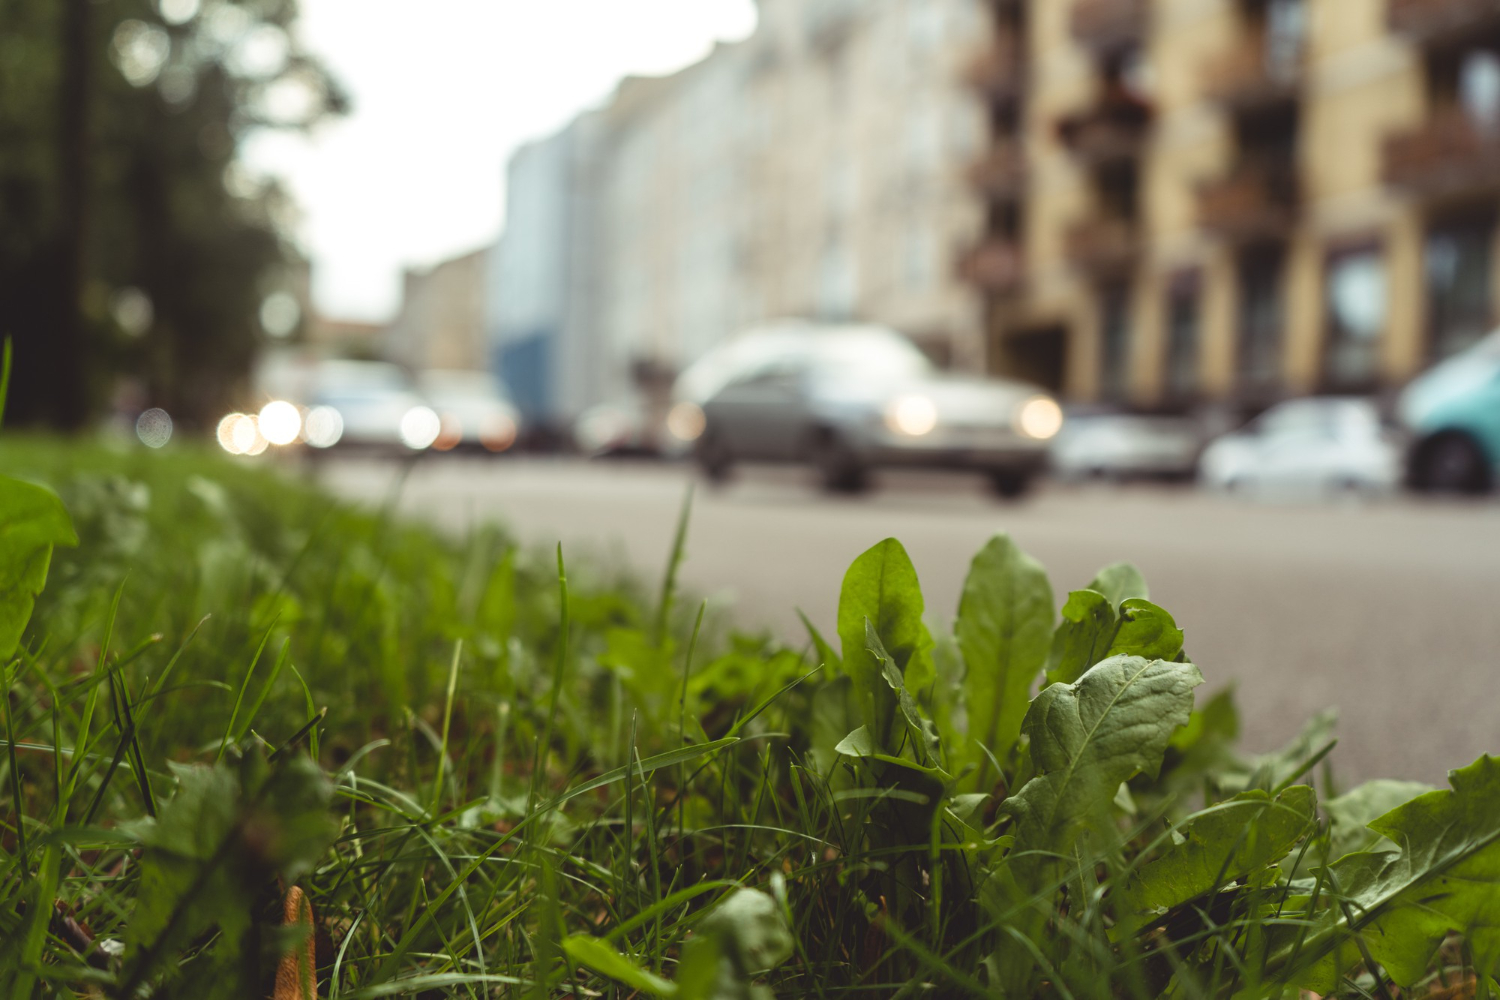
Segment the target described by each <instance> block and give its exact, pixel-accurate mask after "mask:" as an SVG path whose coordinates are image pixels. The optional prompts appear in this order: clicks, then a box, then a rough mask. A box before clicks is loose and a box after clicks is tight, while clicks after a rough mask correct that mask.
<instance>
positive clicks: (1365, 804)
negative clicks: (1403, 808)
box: [1323, 778, 1433, 860]
mask: <svg viewBox="0 0 1500 1000" xmlns="http://www.w3.org/2000/svg"><path fill="white" fill-rule="evenodd" d="M1432 790H1433V789H1432V786H1431V785H1425V784H1423V783H1421V782H1420V781H1393V780H1391V779H1388V778H1377V779H1375V780H1374V781H1367V782H1365V783H1364V784H1363V785H1360V786H1358V787H1357V788H1352V789H1350V790H1349V791H1347V792H1345V793H1344V794H1343V795H1340V796H1339V797H1338V798H1336V799H1329V800H1328V801H1327V802H1325V803H1323V811H1324V812H1326V813H1327V814H1328V826H1329V830H1328V834H1329V839H1330V841H1331V843H1330V845H1329V851H1328V857H1329V859H1330V860H1337V859H1338V858H1341V857H1343V856H1344V855H1345V854H1352V853H1354V852H1355V851H1373V850H1387V851H1390V850H1396V849H1397V846H1398V845H1396V844H1393V843H1391V842H1390V841H1389V840H1387V839H1385V838H1384V837H1382V836H1381V835H1380V834H1378V833H1376V832H1375V831H1374V830H1372V829H1370V827H1369V824H1370V823H1372V822H1374V821H1375V820H1377V819H1379V818H1380V817H1381V816H1384V815H1385V814H1386V813H1388V812H1390V811H1391V810H1392V809H1395V808H1396V807H1397V806H1400V805H1404V804H1405V803H1407V802H1410V801H1411V800H1412V799H1414V798H1416V797H1417V796H1418V795H1425V794H1426V793H1427V792H1430V791H1432Z"/></svg>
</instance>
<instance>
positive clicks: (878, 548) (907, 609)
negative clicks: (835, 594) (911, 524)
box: [839, 538, 933, 749]
mask: <svg viewBox="0 0 1500 1000" xmlns="http://www.w3.org/2000/svg"><path fill="white" fill-rule="evenodd" d="M922 610H923V606H922V591H921V588H920V587H919V586H918V584H917V571H916V570H915V569H914V568H913V567H912V564H911V559H910V558H908V557H907V555H906V550H905V549H904V548H902V547H901V543H900V542H898V541H896V540H895V539H894V538H887V539H886V540H885V541H883V542H880V543H878V544H876V545H875V546H873V547H871V548H870V549H868V550H867V551H865V552H864V553H862V554H861V555H860V556H859V558H857V559H855V560H854V563H853V564H852V565H851V566H850V567H849V571H848V572H847V573H846V574H844V585H843V589H842V590H841V591H840V592H839V640H840V642H841V644H842V646H843V654H844V655H843V662H844V672H845V673H847V674H848V675H849V677H850V679H851V680H853V682H854V692H855V697H856V699H857V701H858V703H859V706H860V713H861V715H862V716H863V721H864V723H865V725H866V726H868V727H869V729H870V732H871V734H872V735H873V736H874V737H875V740H876V742H877V743H878V744H879V745H880V746H881V747H883V748H886V749H889V748H890V746H891V738H892V727H893V726H894V725H895V721H896V709H897V699H896V695H895V692H894V691H892V690H891V686H890V685H889V684H888V683H887V682H886V679H885V675H884V670H883V667H882V665H881V663H880V661H879V660H878V658H877V657H876V656H875V654H874V653H872V652H870V649H869V643H868V640H867V636H866V631H865V621H866V619H868V620H869V622H870V624H871V625H872V626H873V627H874V629H875V634H876V635H878V636H879V637H880V641H881V643H882V645H883V646H884V648H885V649H886V651H887V652H888V653H889V654H890V658H891V660H892V661H893V662H894V663H895V665H896V668H897V669H898V670H899V671H900V672H901V674H902V675H903V677H904V678H905V683H906V686H907V687H908V688H909V689H911V690H913V691H917V692H921V691H922V690H923V689H924V688H925V687H926V686H927V685H929V684H930V683H931V682H932V678H933V666H932V656H931V649H932V636H931V635H929V634H928V632H927V626H926V625H924V624H923V623H922Z"/></svg>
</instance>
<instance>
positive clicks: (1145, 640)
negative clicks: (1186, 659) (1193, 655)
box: [1109, 597, 1182, 660]
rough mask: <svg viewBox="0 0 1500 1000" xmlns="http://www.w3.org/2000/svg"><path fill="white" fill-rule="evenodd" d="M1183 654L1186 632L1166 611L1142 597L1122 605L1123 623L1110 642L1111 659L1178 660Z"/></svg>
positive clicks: (1128, 600) (1117, 627) (1121, 622)
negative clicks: (1178, 655) (1179, 654)
mask: <svg viewBox="0 0 1500 1000" xmlns="http://www.w3.org/2000/svg"><path fill="white" fill-rule="evenodd" d="M1180 652H1182V629H1180V628H1178V627H1177V623H1176V622H1175V621H1173V620H1172V616H1171V615H1169V614H1167V612H1166V611H1164V610H1163V609H1161V608H1159V607H1157V606H1156V605H1155V604H1152V603H1151V602H1150V601H1147V600H1142V599H1141V598H1139V597H1131V598H1128V599H1126V600H1125V601H1124V602H1123V603H1122V604H1121V605H1120V621H1119V624H1118V625H1117V626H1116V628H1115V635H1114V638H1113V639H1112V640H1111V641H1110V645H1109V655H1110V656H1142V657H1145V658H1146V659H1148V660H1174V659H1176V658H1177V654H1178V653H1180Z"/></svg>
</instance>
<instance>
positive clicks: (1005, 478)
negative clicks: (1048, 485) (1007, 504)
mask: <svg viewBox="0 0 1500 1000" xmlns="http://www.w3.org/2000/svg"><path fill="white" fill-rule="evenodd" d="M1035 480H1036V476H1034V475H1032V474H1031V473H1029V472H1021V471H1018V470H1016V469H995V470H994V471H992V472H991V473H990V489H991V490H992V491H993V492H994V494H995V495H996V496H997V497H1000V498H1001V499H1004V500H1015V499H1018V498H1019V497H1022V496H1025V495H1026V493H1027V492H1029V491H1030V489H1031V487H1032V484H1033V482H1034V481H1035Z"/></svg>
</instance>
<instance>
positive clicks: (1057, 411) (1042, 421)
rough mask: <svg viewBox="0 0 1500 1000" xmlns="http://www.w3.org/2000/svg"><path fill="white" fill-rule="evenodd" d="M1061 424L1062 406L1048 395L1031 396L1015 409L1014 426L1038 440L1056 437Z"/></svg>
mask: <svg viewBox="0 0 1500 1000" xmlns="http://www.w3.org/2000/svg"><path fill="white" fill-rule="evenodd" d="M1062 425H1063V413H1062V407H1060V406H1058V405H1057V401H1056V400H1054V399H1052V398H1051V397H1050V396H1033V397H1031V398H1030V399H1028V400H1027V401H1026V402H1024V403H1022V404H1021V408H1020V409H1018V410H1017V411H1016V428H1017V429H1018V430H1020V432H1021V433H1022V434H1025V435H1026V436H1027V437H1031V438H1036V439H1037V440H1038V441H1046V440H1049V439H1051V438H1054V437H1056V436H1057V432H1058V431H1060V430H1062Z"/></svg>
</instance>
